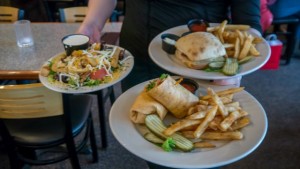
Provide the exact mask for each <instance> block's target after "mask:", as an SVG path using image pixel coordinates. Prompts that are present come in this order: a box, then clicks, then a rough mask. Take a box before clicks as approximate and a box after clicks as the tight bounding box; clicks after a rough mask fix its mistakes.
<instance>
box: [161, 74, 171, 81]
mask: <svg viewBox="0 0 300 169" xmlns="http://www.w3.org/2000/svg"><path fill="white" fill-rule="evenodd" d="M168 76H169V75H168V74H165V73H164V74H161V75H160V77H159V78H160V79H161V80H164V79H165V78H167V77H168Z"/></svg>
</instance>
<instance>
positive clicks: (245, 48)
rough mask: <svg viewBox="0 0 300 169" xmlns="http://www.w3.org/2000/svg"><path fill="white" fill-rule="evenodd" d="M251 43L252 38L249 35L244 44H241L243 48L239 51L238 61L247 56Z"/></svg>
mask: <svg viewBox="0 0 300 169" xmlns="http://www.w3.org/2000/svg"><path fill="white" fill-rule="evenodd" d="M252 41H253V36H252V35H249V36H248V37H247V39H246V41H245V43H244V44H243V48H242V50H241V53H240V55H239V57H238V59H239V60H241V59H243V58H244V57H246V56H247V54H248V52H249V50H250V47H251V43H252Z"/></svg>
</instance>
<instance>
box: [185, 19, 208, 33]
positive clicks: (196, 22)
mask: <svg viewBox="0 0 300 169" xmlns="http://www.w3.org/2000/svg"><path fill="white" fill-rule="evenodd" d="M207 27H209V24H208V23H207V22H206V21H205V20H203V19H193V20H190V21H189V22H188V28H189V29H190V31H191V32H206V28H207Z"/></svg>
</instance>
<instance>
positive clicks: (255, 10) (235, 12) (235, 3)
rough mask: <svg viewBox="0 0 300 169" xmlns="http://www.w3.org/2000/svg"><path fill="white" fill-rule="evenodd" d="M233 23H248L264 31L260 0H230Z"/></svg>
mask: <svg viewBox="0 0 300 169" xmlns="http://www.w3.org/2000/svg"><path fill="white" fill-rule="evenodd" d="M230 2H231V3H230V6H231V17H232V23H234V24H247V25H250V26H251V27H252V28H254V29H256V30H258V31H259V32H260V33H261V32H262V28H261V25H260V0H230Z"/></svg>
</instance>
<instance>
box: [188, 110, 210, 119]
mask: <svg viewBox="0 0 300 169" xmlns="http://www.w3.org/2000/svg"><path fill="white" fill-rule="evenodd" d="M206 113H207V111H205V110H202V111H199V112H196V113H193V114H191V115H189V116H187V117H186V119H190V120H198V119H203V118H204V117H205V116H206Z"/></svg>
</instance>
